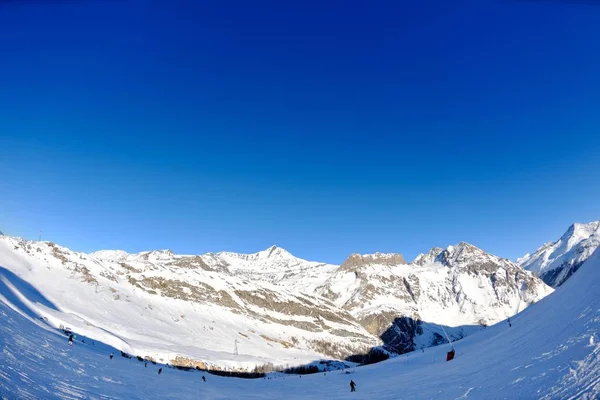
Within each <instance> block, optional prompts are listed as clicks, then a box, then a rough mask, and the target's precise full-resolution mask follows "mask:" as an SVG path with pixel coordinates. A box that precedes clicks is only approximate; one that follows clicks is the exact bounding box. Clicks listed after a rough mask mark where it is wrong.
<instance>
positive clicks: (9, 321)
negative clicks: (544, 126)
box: [0, 246, 600, 400]
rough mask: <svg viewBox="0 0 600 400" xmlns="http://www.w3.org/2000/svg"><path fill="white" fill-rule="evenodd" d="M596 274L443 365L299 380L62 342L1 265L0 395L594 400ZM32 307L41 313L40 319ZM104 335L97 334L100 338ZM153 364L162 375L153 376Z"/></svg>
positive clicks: (485, 333) (439, 351) (599, 309)
mask: <svg viewBox="0 0 600 400" xmlns="http://www.w3.org/2000/svg"><path fill="white" fill-rule="evenodd" d="M457 247H458V246H457ZM32 249H34V250H33V251H34V252H37V250H35V247H33V246H32ZM2 253H3V254H4V255H3V260H2V262H3V263H5V262H7V261H12V262H16V261H18V259H12V260H11V259H9V257H8V256H7V255H6V254H5V249H3V250H2ZM449 253H451V252H450V251H449ZM9 254H10V253H9ZM455 255H457V257H456V258H460V256H459V255H458V254H455ZM46 257H47V256H46ZM449 258H453V257H452V256H450V257H449ZM42 259H43V257H42ZM23 267H25V268H27V265H23ZM32 267H33V266H32ZM50 268H51V269H52V268H53V267H52V266H51V267H50ZM60 279H62V278H60V276H58V277H57V281H56V282H59V281H60ZM598 280H600V251H596V252H595V253H594V255H592V256H591V257H590V258H589V259H588V260H587V261H586V262H585V263H584V265H583V266H582V267H581V268H580V270H579V271H578V272H577V274H575V275H574V276H573V277H572V278H571V279H569V280H568V281H567V282H566V283H565V284H564V285H562V286H561V287H559V288H558V289H557V290H556V292H555V293H553V294H552V295H550V296H547V297H546V298H544V299H542V300H541V301H539V302H537V303H536V304H533V305H532V306H531V307H528V308H527V309H526V310H524V311H522V312H521V313H519V314H518V315H516V316H514V317H513V318H511V320H512V326H509V325H508V324H506V323H500V324H496V325H494V326H491V327H488V328H487V329H485V330H481V331H479V332H477V333H474V334H473V335H470V336H468V337H466V338H464V339H463V340H461V341H459V342H456V343H455V344H454V348H455V350H456V357H455V359H454V360H453V361H451V362H445V356H446V352H447V351H448V350H449V349H450V346H447V345H442V346H437V347H433V348H431V349H427V350H426V351H425V352H421V351H416V352H412V353H409V354H407V355H405V356H401V357H395V358H393V359H390V360H388V361H383V362H381V363H378V364H375V365H369V366H365V367H360V368H350V369H347V370H346V371H336V372H331V373H327V374H326V375H324V374H314V375H308V376H303V377H302V378H301V379H300V378H298V377H297V376H286V375H283V374H270V375H269V376H268V378H269V379H253V380H247V379H231V378H225V377H220V376H215V375H209V374H207V375H206V377H207V382H203V381H202V379H201V377H202V373H199V372H194V371H181V370H177V369H174V368H169V367H168V366H166V365H152V364H150V363H148V366H147V368H145V367H144V363H143V362H139V361H138V360H136V359H135V358H133V359H127V358H123V357H120V356H118V353H116V354H117V355H116V357H115V358H114V359H112V360H111V359H109V357H108V354H110V352H111V351H112V352H114V351H115V349H114V348H112V347H110V346H107V345H105V344H102V343H99V342H96V343H93V342H92V343H90V342H91V340H90V338H89V337H85V338H84V337H81V336H80V337H78V338H77V341H76V343H75V345H74V346H73V347H69V346H67V343H66V338H65V336H64V335H63V334H62V333H60V332H57V331H56V330H55V329H52V328H51V326H52V318H53V316H54V315H62V313H61V312H59V311H58V310H56V307H55V305H54V304H52V303H51V302H50V301H49V300H48V299H47V298H45V297H44V296H43V295H42V294H41V293H40V292H39V291H38V290H36V288H34V287H33V286H31V285H29V284H28V283H27V282H25V281H23V280H22V279H20V278H19V277H18V276H16V275H14V274H12V273H11V272H10V271H8V270H6V269H4V268H2V269H0V397H2V398H3V399H4V398H6V399H100V398H102V399H109V398H110V399H144V400H148V399H166V398H178V399H199V398H202V399H223V400H224V399H239V398H244V399H247V400H251V399H282V398H285V399H323V398H328V399H332V400H334V399H347V398H348V394H349V389H348V382H349V380H350V379H353V380H354V381H355V382H356V383H357V392H356V393H353V394H352V395H353V396H352V397H355V398H358V399H375V398H376V399H382V400H392V399H398V398H399V395H401V397H402V398H403V399H444V400H445V399H471V400H473V399H475V400H478V399H486V400H487V399H492V398H497V399H542V400H553V399H578V400H579V399H581V400H593V399H598V398H599V397H600V344H599V343H598V339H599V338H600V286H598V284H597V282H598ZM98 304H100V303H98ZM98 304H88V307H94V306H96V307H97V306H98ZM121 306H122V307H123V308H126V306H127V304H126V303H122V304H121ZM50 310H54V313H51V312H50ZM40 313H42V314H44V315H48V316H49V317H50V318H49V320H48V321H45V320H40V319H39V318H38V316H39V315H40ZM88 328H89V329H88V332H92V328H91V327H88ZM110 337H111V336H110V333H109V332H105V338H110ZM83 340H85V342H83ZM159 367H162V369H163V371H162V374H161V375H157V370H158V368H159Z"/></svg>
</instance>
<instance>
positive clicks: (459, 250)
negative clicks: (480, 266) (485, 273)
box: [436, 242, 500, 266]
mask: <svg viewBox="0 0 600 400" xmlns="http://www.w3.org/2000/svg"><path fill="white" fill-rule="evenodd" d="M490 259H493V260H494V261H498V260H500V258H499V257H496V256H493V255H491V254H489V253H487V252H485V251H484V250H482V249H480V248H479V247H477V246H473V245H472V244H470V243H467V242H460V243H459V244H457V245H456V246H448V247H447V248H446V250H444V251H442V252H441V253H440V254H439V255H438V256H436V261H439V262H441V263H442V264H444V265H447V266H456V265H460V264H466V263H472V262H479V263H480V262H482V261H485V260H490Z"/></svg>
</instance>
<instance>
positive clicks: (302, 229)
mask: <svg viewBox="0 0 600 400" xmlns="http://www.w3.org/2000/svg"><path fill="white" fill-rule="evenodd" d="M284 3H291V2H282V1H253V2H246V1H239V2H234V1H208V2H201V1H180V0H169V1H167V0H164V1H148V0H138V1H134V0H123V1H92V0H88V1H84V0H81V1H17V0H15V1H8V2H7V1H3V2H0V170H1V171H2V173H1V175H0V230H2V231H4V232H5V233H7V234H11V235H17V236H24V237H27V238H37V236H38V232H39V231H40V230H43V231H44V238H45V239H47V240H52V241H55V242H57V243H59V244H62V245H65V246H68V247H71V248H73V249H75V250H81V251H93V250H98V249H102V248H121V249H125V250H128V251H141V250H148V249H154V248H171V249H173V250H174V251H176V252H179V253H203V252H207V251H220V250H231V251H239V252H254V251H258V250H261V249H264V248H266V247H268V246H270V245H272V244H277V245H279V246H281V247H284V248H286V249H288V250H289V251H291V252H292V253H294V254H296V255H298V256H300V257H303V258H307V259H315V260H322V261H328V262H334V263H339V262H341V261H343V259H344V258H345V257H346V256H348V255H349V254H350V253H353V252H361V253H367V252H375V251H383V252H402V253H404V254H405V255H406V256H407V257H408V258H412V257H414V256H415V255H416V254H418V253H419V252H425V251H427V250H428V249H429V248H430V247H432V246H443V247H445V246H447V245H449V244H455V243H457V242H459V241H462V240H464V241H468V242H471V243H473V244H475V245H478V246H480V247H482V248H484V249H485V250H487V251H490V252H492V253H495V254H498V255H500V256H504V257H509V258H516V257H517V256H520V255H523V254H524V253H526V252H529V251H533V250H535V249H536V248H537V247H538V246H540V245H541V244H542V243H543V242H546V241H550V240H554V239H556V238H558V237H559V236H560V235H561V234H562V233H563V232H564V230H566V228H567V227H568V226H569V224H571V223H572V222H575V221H582V222H585V221H591V220H595V219H600V29H598V20H599V19H600V7H599V6H596V5H594V4H593V2H586V1H575V2H569V1H564V2H561V1H542V0H538V1H511V0H503V1H481V0H472V1H464V0H458V1H446V0H440V1H390V2H373V1H370V2H349V1H302V2H296V3H297V4H295V5H294V4H284Z"/></svg>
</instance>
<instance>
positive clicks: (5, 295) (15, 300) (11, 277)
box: [0, 266, 59, 318]
mask: <svg viewBox="0 0 600 400" xmlns="http://www.w3.org/2000/svg"><path fill="white" fill-rule="evenodd" d="M0 296H2V298H0V301H2V302H4V303H7V302H8V303H10V304H7V305H8V306H9V307H11V308H17V309H18V310H19V311H21V312H22V313H24V314H26V315H27V316H29V317H32V318H37V317H39V315H38V314H37V313H36V312H35V310H33V309H32V308H31V306H30V305H29V304H27V303H32V304H36V303H38V304H41V305H43V306H44V307H47V308H50V309H52V310H57V311H59V308H58V307H56V305H55V304H54V303H52V302H51V301H50V300H48V299H47V298H46V297H45V296H44V295H43V294H42V293H40V291H39V290H37V289H36V288H35V287H34V286H32V285H31V284H30V283H28V282H26V281H25V280H23V279H22V278H21V277H19V276H17V275H16V274H14V273H13V272H12V271H9V270H8V269H6V268H4V267H2V266H0ZM11 305H12V306H11Z"/></svg>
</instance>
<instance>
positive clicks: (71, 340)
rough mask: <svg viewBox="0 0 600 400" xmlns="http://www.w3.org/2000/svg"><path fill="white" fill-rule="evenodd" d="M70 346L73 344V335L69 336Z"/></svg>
mask: <svg viewBox="0 0 600 400" xmlns="http://www.w3.org/2000/svg"><path fill="white" fill-rule="evenodd" d="M69 346H73V335H70V336H69Z"/></svg>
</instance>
